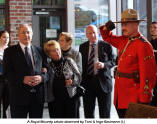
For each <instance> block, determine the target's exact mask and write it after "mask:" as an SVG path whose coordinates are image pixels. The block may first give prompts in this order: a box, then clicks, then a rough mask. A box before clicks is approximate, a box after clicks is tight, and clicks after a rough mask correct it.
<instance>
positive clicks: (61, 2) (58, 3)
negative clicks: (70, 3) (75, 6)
mask: <svg viewBox="0 0 157 124" xmlns="http://www.w3.org/2000/svg"><path fill="white" fill-rule="evenodd" d="M64 3H65V0H56V5H64Z"/></svg>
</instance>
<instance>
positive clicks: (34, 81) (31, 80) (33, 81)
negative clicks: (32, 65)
mask: <svg viewBox="0 0 157 124" xmlns="http://www.w3.org/2000/svg"><path fill="white" fill-rule="evenodd" d="M23 82H24V84H27V85H29V86H36V85H38V84H40V83H41V82H42V77H41V76H40V75H36V76H25V77H24V80H23Z"/></svg>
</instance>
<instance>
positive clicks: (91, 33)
mask: <svg viewBox="0 0 157 124" xmlns="http://www.w3.org/2000/svg"><path fill="white" fill-rule="evenodd" d="M98 34H99V33H98V29H97V27H96V26H95V25H89V26H88V27H87V28H86V37H87V38H88V40H89V41H90V43H96V42H97V41H98Z"/></svg>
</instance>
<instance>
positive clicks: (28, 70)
mask: <svg viewBox="0 0 157 124" xmlns="http://www.w3.org/2000/svg"><path fill="white" fill-rule="evenodd" d="M32 35H33V32H32V28H31V26H30V25H28V24H22V25H21V26H20V28H19V30H18V38H19V44H17V45H14V46H12V47H9V48H7V49H6V50H5V51H4V58H3V71H4V72H3V73H4V76H5V77H6V79H7V80H8V81H9V88H10V89H9V90H10V109H11V117H12V118H27V116H28V115H27V114H29V118H42V114H43V104H44V82H45V81H47V74H46V73H44V72H42V68H43V65H44V60H43V58H44V54H43V52H42V50H41V49H40V48H38V47H36V46H33V45H32V44H31V42H32Z"/></svg>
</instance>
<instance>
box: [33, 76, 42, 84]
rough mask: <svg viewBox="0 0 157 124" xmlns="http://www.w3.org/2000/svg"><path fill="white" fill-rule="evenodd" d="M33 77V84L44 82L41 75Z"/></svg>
mask: <svg viewBox="0 0 157 124" xmlns="http://www.w3.org/2000/svg"><path fill="white" fill-rule="evenodd" d="M33 77H34V81H33V82H32V85H33V86H36V85H38V84H40V83H41V82H42V77H41V76H40V75H35V76H33Z"/></svg>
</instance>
